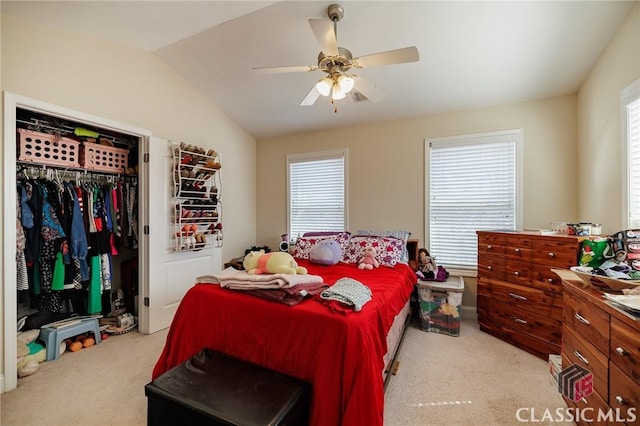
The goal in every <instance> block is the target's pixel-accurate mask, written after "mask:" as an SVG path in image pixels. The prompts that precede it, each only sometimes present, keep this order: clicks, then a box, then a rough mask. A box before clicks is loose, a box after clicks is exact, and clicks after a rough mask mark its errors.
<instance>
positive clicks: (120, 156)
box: [82, 142, 129, 173]
mask: <svg viewBox="0 0 640 426" xmlns="http://www.w3.org/2000/svg"><path fill="white" fill-rule="evenodd" d="M82 145H83V146H84V161H83V164H82V167H84V168H85V169H87V170H97V171H101V172H111V173H124V172H125V170H126V169H127V165H128V155H129V150H128V149H123V148H114V147H112V146H105V145H100V144H96V143H88V142H83V143H82Z"/></svg>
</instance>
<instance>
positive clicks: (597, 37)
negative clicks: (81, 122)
mask: <svg viewBox="0 0 640 426" xmlns="http://www.w3.org/2000/svg"><path fill="white" fill-rule="evenodd" d="M636 3H637V2H636V1H549V2H546V1H531V2H526V1H513V2H511V1H500V2H484V1H471V2H458V1H451V2H448V1H410V2H404V1H342V2H340V4H341V5H342V7H343V9H344V18H343V19H341V20H340V21H339V22H338V23H337V38H338V45H339V46H341V47H345V48H347V49H349V50H350V51H351V52H352V53H353V56H354V57H361V56H365V55H369V54H373V53H377V52H381V51H386V50H392V49H398V48H403V47H407V46H416V48H417V49H418V52H419V55H420V59H419V61H418V62H412V63H404V64H395V65H385V66H379V67H370V68H363V69H358V70H357V75H358V76H360V77H362V78H364V79H366V81H368V82H369V83H371V84H373V85H374V86H376V87H377V88H378V89H379V90H381V91H382V92H384V94H385V97H384V98H383V99H381V100H380V101H378V102H376V103H374V102H371V101H369V100H365V101H364V102H353V101H352V100H351V97H350V96H347V98H345V99H342V100H340V101H337V102H336V103H335V104H334V105H332V104H331V103H330V101H329V99H328V98H324V97H320V98H319V99H318V100H317V101H316V103H315V104H314V105H313V106H300V102H301V101H302V100H303V99H304V97H305V96H306V95H307V93H308V92H309V90H310V89H311V88H312V87H313V85H314V84H315V83H316V82H317V81H318V80H319V79H320V78H322V77H323V76H324V73H322V72H321V71H309V72H297V73H285V74H266V75H265V74H258V73H256V72H254V70H253V68H257V67H271V66H294V65H317V60H318V54H319V53H320V47H319V44H318V41H317V40H316V37H315V36H314V33H313V32H312V30H311V28H310V26H309V23H308V19H327V20H328V19H329V18H328V16H327V8H328V6H329V5H330V4H332V2H330V1H328V2H316V1H291V2H289V1H283V2H272V1H194V2H188V1H140V2H129V1H109V2H101V1H82V2H77V1H69V2H59V1H42V2H31V1H24V0H23V1H4V0H3V1H2V2H1V4H0V7H1V9H0V10H1V13H2V14H3V15H4V14H7V15H15V16H18V17H21V18H23V19H29V20H34V21H37V22H41V23H42V24H43V25H48V26H59V27H60V28H64V29H65V30H67V31H72V32H78V33H82V34H84V35H88V36H91V37H96V38H100V39H106V40H109V41H113V42H115V43H121V44H124V45H128V46H131V47H133V48H137V49H142V50H145V51H149V52H153V53H155V54H156V55H158V57H159V58H160V59H161V60H162V61H164V62H166V63H167V64H168V65H169V66H171V67H173V68H174V69H175V70H176V71H177V72H178V73H179V74H180V75H181V76H182V77H183V78H184V79H185V80H187V81H188V82H190V83H191V84H192V85H193V86H194V87H195V88H196V89H197V90H199V91H200V92H201V93H202V94H203V95H204V96H206V97H207V98H209V99H210V100H211V102H213V103H214V104H215V105H216V106H217V107H219V108H220V109H221V110H222V111H224V112H225V113H226V114H227V115H228V116H229V117H231V118H232V119H233V120H234V121H236V122H237V123H238V124H239V125H240V126H241V127H243V128H244V129H245V130H247V131H248V132H249V133H250V134H252V135H253V136H254V137H255V138H257V139H262V138H269V137H275V136H279V135H283V134H289V133H293V132H301V131H310V130H322V129H327V128H334V127H346V126H352V125H357V124H366V123H369V122H378V121H381V120H395V119H403V118H410V117H417V116H422V115H427V114H437V113H444V112H450V111H456V110H465V109H471V108H477V107H483V106H489V105H498V104H505V103H512V102H520V101H528V100H535V99H543V98H548V97H553V96H560V95H566V94H573V93H576V92H577V91H578V89H579V88H580V86H581V84H582V83H583V81H584V79H585V78H586V76H587V75H588V73H589V71H590V70H591V69H592V68H593V66H594V64H595V63H596V61H597V59H598V57H599V56H600V54H601V53H602V51H603V49H604V48H605V47H606V46H607V44H608V43H609V42H610V41H611V39H612V38H613V37H614V35H615V33H616V31H617V30H618V28H619V27H620V25H621V24H622V22H623V21H624V19H625V17H626V16H627V14H628V13H629V11H630V10H631V8H632V7H633V6H634V5H635V4H636ZM639 55H640V54H639ZM335 107H337V112H335Z"/></svg>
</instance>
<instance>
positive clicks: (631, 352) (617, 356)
mask: <svg viewBox="0 0 640 426" xmlns="http://www.w3.org/2000/svg"><path fill="white" fill-rule="evenodd" d="M609 359H610V360H611V362H613V363H614V364H616V366H618V367H619V368H620V370H621V371H623V372H624V373H625V374H626V375H627V376H629V377H630V378H631V379H633V380H634V381H635V382H636V384H638V386H640V332H639V331H638V330H633V329H632V328H630V327H629V326H627V325H626V324H624V323H623V322H622V321H620V320H619V319H617V318H611V347H610V354H609ZM638 415H639V416H640V413H638Z"/></svg>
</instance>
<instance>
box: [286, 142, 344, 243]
mask: <svg viewBox="0 0 640 426" xmlns="http://www.w3.org/2000/svg"><path fill="white" fill-rule="evenodd" d="M345 158H346V150H340V151H329V152H320V153H311V154H299V155H290V156H287V163H288V182H289V185H288V186H289V235H290V236H291V237H292V238H296V237H298V236H301V235H303V234H304V233H305V232H308V231H343V230H345V226H346V223H345V222H346V220H345V205H346V202H345V199H346V198H345V195H346V191H345V176H346V168H345Z"/></svg>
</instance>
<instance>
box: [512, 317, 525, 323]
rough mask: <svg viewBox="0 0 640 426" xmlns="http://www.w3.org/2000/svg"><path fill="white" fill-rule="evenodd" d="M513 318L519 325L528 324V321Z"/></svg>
mask: <svg viewBox="0 0 640 426" xmlns="http://www.w3.org/2000/svg"><path fill="white" fill-rule="evenodd" d="M512 318H513V320H514V321H515V322H517V323H518V324H526V323H527V320H523V319H522V318H518V317H512Z"/></svg>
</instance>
